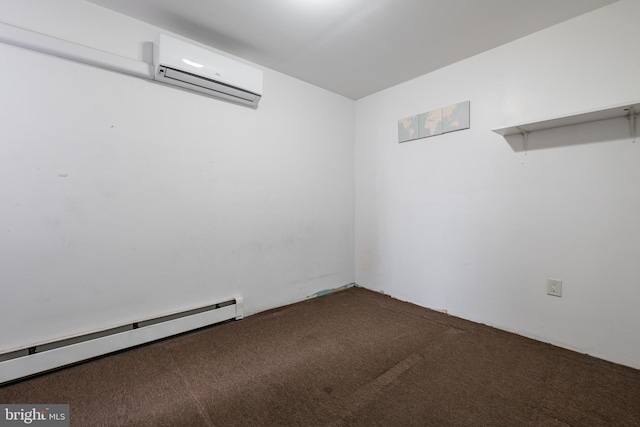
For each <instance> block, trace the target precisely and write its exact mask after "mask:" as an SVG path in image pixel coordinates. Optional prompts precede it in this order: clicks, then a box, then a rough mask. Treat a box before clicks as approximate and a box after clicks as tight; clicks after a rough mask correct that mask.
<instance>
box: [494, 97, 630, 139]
mask: <svg viewBox="0 0 640 427" xmlns="http://www.w3.org/2000/svg"><path fill="white" fill-rule="evenodd" d="M638 113H640V102H636V103H631V104H620V105H617V106H613V107H605V108H598V109H595V110H588V111H583V112H579V113H575V114H570V115H566V116H559V117H552V118H548V119H543V120H537V121H533V122H528V123H522V124H519V125H511V126H505V127H500V128H496V129H493V131H494V132H495V133H497V134H499V135H502V136H509V135H518V134H528V133H530V132H535V131H539V130H545V129H553V128H559V127H563V126H571V125H577V124H581V123H588V122H595V121H599V120H607V119H614V118H617V117H629V118H630V119H631V120H630V124H629V125H630V128H631V132H632V133H635V120H636V116H637V115H638Z"/></svg>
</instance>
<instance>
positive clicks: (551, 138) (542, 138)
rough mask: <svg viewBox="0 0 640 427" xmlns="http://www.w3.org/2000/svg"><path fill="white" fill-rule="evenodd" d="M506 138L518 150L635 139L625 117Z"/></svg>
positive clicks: (512, 147)
mask: <svg viewBox="0 0 640 427" xmlns="http://www.w3.org/2000/svg"><path fill="white" fill-rule="evenodd" d="M504 139H505V140H506V141H507V142H508V143H509V145H510V146H511V149H512V150H513V151H516V152H522V151H532V150H544V149H548V148H556V147H569V146H573V145H582V144H593V143H598V142H613V141H619V140H625V139H626V140H629V142H631V141H634V139H633V138H632V135H631V131H630V129H629V120H628V119H627V118H625V117H620V118H615V119H609V120H600V121H597V122H589V123H582V124H578V125H572V126H564V127H559V128H553V129H545V130H539V131H535V132H530V133H529V135H528V137H527V138H526V141H525V137H524V136H523V135H509V136H505V137H504Z"/></svg>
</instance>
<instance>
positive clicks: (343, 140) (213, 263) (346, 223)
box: [0, 0, 354, 352]
mask: <svg viewBox="0 0 640 427" xmlns="http://www.w3.org/2000/svg"><path fill="white" fill-rule="evenodd" d="M0 17H2V18H1V19H2V20H3V22H5V23H8V24H11V25H15V26H19V27H22V28H26V29H29V30H32V31H37V32H41V33H44V34H48V35H51V36H55V37H58V38H62V39H65V40H69V41H73V42H76V43H80V44H83V45H87V46H90V47H94V48H97V49H101V50H104V51H108V52H111V53H115V54H119V55H122V56H125V57H129V58H132V59H136V60H143V59H148V58H147V55H148V47H149V46H150V45H149V43H150V42H152V41H153V40H154V39H155V37H156V34H157V33H158V32H159V31H161V30H159V29H157V28H154V27H151V26H149V25H147V24H144V23H142V22H139V21H136V20H133V19H130V18H127V17H124V16H122V15H119V14H116V13H113V12H111V11H108V10H106V9H103V8H101V7H98V6H95V5H93V4H90V3H88V2H85V1H81V0H29V1H28V2H25V1H22V0H3V1H2V2H0ZM0 58H2V64H3V66H2V67H1V68H0V81H1V82H2V84H1V85H0V99H1V101H0V118H1V119H0V150H1V153H0V206H1V207H2V209H1V211H0V212H1V213H0V224H1V226H2V228H1V229H0V233H1V236H2V238H1V244H0V272H1V273H0V277H1V283H0V287H1V292H2V298H1V303H0V304H1V306H2V307H1V309H0V336H1V339H0V352H2V351H6V350H9V349H13V348H18V347H22V346H26V345H32V344H34V343H37V342H39V341H43V340H49V339H56V338H60V337H62V336H65V335H70V334H76V333H81V332H86V331H88V330H92V329H100V328H104V327H109V326H114V325H117V324H121V323H126V322H130V321H134V320H136V319H139V318H143V317H147V316H153V315H157V314H160V313H163V312H169V311H173V310H179V309H183V308H190V307H193V306H197V305H202V304H206V303H208V302H211V301H216V300H219V299H221V298H227V297H229V296H233V295H234V294H236V293H240V294H242V295H244V297H245V308H246V312H247V313H248V314H251V313H254V312H257V311H261V310H264V309H268V308H271V307H276V306H280V305H284V304H287V303H290V302H294V301H298V300H301V299H304V298H306V297H308V296H310V295H312V294H314V293H316V292H318V291H321V290H324V289H328V288H335V287H339V286H343V285H345V284H349V283H352V282H353V281H354V272H353V269H354V260H353V254H354V250H353V234H354V230H353V228H354V224H353V209H354V208H353V205H354V171H353V164H354V147H353V141H354V102H353V101H352V100H349V99H347V98H344V97H341V96H338V95H335V94H332V93H330V92H327V91H325V90H323V89H319V88H317V87H315V86H312V85H309V84H306V83H304V82H301V81H299V80H296V79H293V78H291V77H288V76H285V75H282V74H280V73H277V72H274V71H272V70H268V69H265V70H264V72H265V78H264V96H263V99H262V101H261V103H260V106H259V108H258V109H257V110H253V109H250V108H246V107H242V106H236V105H233V104H229V103H225V102H222V101H218V100H215V99H212V98H207V97H204V96H200V95H196V94H192V93H189V92H186V91H181V90H178V89H175V88H171V87H167V86H162V85H159V84H156V83H153V82H151V81H146V80H143V79H137V78H133V77H130V76H125V75H121V74H117V73H113V72H110V71H106V70H102V69H98V68H92V67H89V66H85V65H82V64H78V63H74V62H70V61H65V60H62V59H58V58H54V57H50V56H46V55H43V54H39V53H35V52H32V51H27V50H22V49H20V48H16V47H13V46H8V45H4V44H0ZM59 174H67V176H66V177H60V176H59Z"/></svg>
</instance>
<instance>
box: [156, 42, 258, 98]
mask: <svg viewBox="0 0 640 427" xmlns="http://www.w3.org/2000/svg"><path fill="white" fill-rule="evenodd" d="M153 65H154V71H155V73H154V78H155V80H158V81H160V82H163V83H167V84H170V85H175V86H179V87H182V88H185V89H189V90H192V91H194V92H199V93H202V94H205V95H209V96H213V97H216V98H221V99H225V100H228V101H231V102H235V103H238V104H244V105H249V106H252V107H257V106H258V102H259V101H260V97H261V96H262V71H261V70H258V69H256V68H253V67H250V66H248V65H246V64H242V63H240V62H238V61H234V60H233V59H230V58H227V57H225V56H222V55H219V54H217V53H215V52H212V51H210V50H207V49H203V48H201V47H198V46H194V45H192V44H189V43H186V42H184V41H182V40H178V39H176V38H173V37H170V36H167V35H165V34H160V35H159V36H158V40H157V41H156V43H155V44H154V46H153Z"/></svg>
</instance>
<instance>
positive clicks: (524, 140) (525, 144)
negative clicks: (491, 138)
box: [516, 127, 529, 151]
mask: <svg viewBox="0 0 640 427" xmlns="http://www.w3.org/2000/svg"><path fill="white" fill-rule="evenodd" d="M516 129H518V132H520V133H521V134H522V147H523V148H524V151H528V150H529V132H527V131H526V130H524V129H522V128H520V127H516Z"/></svg>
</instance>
